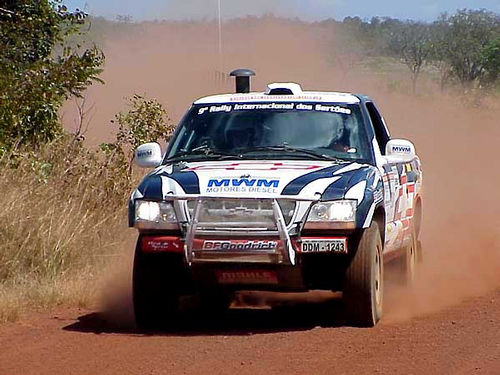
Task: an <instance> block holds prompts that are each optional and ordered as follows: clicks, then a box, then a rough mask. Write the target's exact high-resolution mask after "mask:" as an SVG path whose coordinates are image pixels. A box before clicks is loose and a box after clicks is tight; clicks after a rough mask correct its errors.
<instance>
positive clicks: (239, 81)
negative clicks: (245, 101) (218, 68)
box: [229, 69, 255, 94]
mask: <svg viewBox="0 0 500 375" xmlns="http://www.w3.org/2000/svg"><path fill="white" fill-rule="evenodd" d="M229 75H230V76H231V77H236V93H237V94H247V93H249V92H250V77H252V76H254V75H255V72H254V71H252V70H250V69H236V70H233V71H232V72H231V73H230V74H229Z"/></svg>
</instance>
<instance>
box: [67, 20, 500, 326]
mask: <svg viewBox="0 0 500 375" xmlns="http://www.w3.org/2000/svg"><path fill="white" fill-rule="evenodd" d="M336 32H337V31H336V30H335V29H334V27H333V26H332V25H328V24H324V23H321V24H320V23H317V24H306V23H299V22H294V21H291V20H285V19H277V18H273V17H264V18H246V19H240V20H236V21H230V22H226V23H225V24H224V34H223V35H224V39H223V41H224V44H223V56H222V58H221V57H220V56H219V55H218V46H217V28H216V24H215V23H214V22H202V21H201V22H177V23H175V22H170V23H149V24H145V23H144V24H137V25H134V27H131V29H130V32H127V33H123V34H116V33H114V34H112V36H106V35H104V37H105V42H106V45H105V46H106V47H105V52H106V56H107V62H106V67H105V71H104V74H103V76H102V78H103V79H104V80H105V81H106V84H105V85H103V86H94V87H92V88H91V89H90V90H89V92H88V102H90V103H93V104H94V110H93V115H92V116H93V121H92V126H91V128H90V129H89V132H88V134H87V139H88V141H89V142H90V143H91V144H96V143H99V142H102V141H104V140H107V139H110V137H112V134H113V128H112V127H111V126H110V125H109V120H110V119H111V118H112V117H113V115H114V114H115V113H117V112H118V111H119V110H123V109H124V107H123V105H124V104H123V103H124V100H123V99H124V97H127V96H131V95H132V94H133V93H134V92H136V93H139V94H146V95H147V96H149V97H155V98H157V99H159V100H160V101H161V102H162V103H164V104H165V106H166V107H167V109H168V110H169V113H170V115H171V117H172V118H173V119H174V120H175V121H178V120H179V118H180V117H181V116H182V114H183V112H184V111H185V110H186V108H187V107H188V106H189V104H190V103H191V102H192V101H193V100H194V99H196V98H198V97H200V96H204V95H208V94H211V93H215V92H231V91H232V89H233V82H232V81H230V80H229V79H227V78H225V77H224V75H223V74H221V73H223V72H226V73H227V72H228V71H230V70H231V69H234V68H239V67H248V68H252V69H254V70H255V71H256V72H257V77H256V78H255V79H254V80H253V83H252V85H253V89H254V90H263V89H264V87H265V84H266V83H267V82H270V81H293V82H298V83H301V84H302V86H303V87H304V89H309V90H337V91H351V92H362V93H366V94H369V95H370V96H372V97H373V98H374V99H375V100H376V101H377V103H378V105H379V107H380V108H381V110H382V112H383V114H384V116H385V118H386V120H387V122H388V126H389V128H390V130H391V132H392V136H393V137H403V138H408V139H410V140H412V141H414V143H415V144H416V147H417V152H418V153H419V155H420V157H421V161H422V164H423V170H424V189H425V191H424V200H423V204H424V223H423V228H422V236H421V239H422V242H423V246H424V262H423V264H422V267H421V268H420V273H419V275H418V278H417V282H416V285H415V287H414V288H413V289H411V290H405V291H401V290H393V291H391V293H390V295H389V296H388V298H387V301H388V303H387V306H386V319H387V321H393V320H395V319H396V320H397V319H407V318H409V317H413V316H419V315H422V314H427V313H430V312H434V311H437V310H439V309H442V308H445V307H447V306H450V305H452V304H455V303H458V302H460V301H461V300H463V299H465V298H469V297H473V296H478V295H482V294H485V293H487V292H489V291H491V290H493V289H495V288H498V287H500V242H499V238H500V236H499V234H500V233H499V231H500V220H499V218H500V203H499V202H500V199H499V197H498V186H499V183H500V181H499V180H500V173H499V164H498V163H499V159H498V156H497V155H498V147H499V143H500V126H499V122H498V119H499V118H500V106H499V103H498V102H495V101H493V100H489V99H488V98H485V100H483V104H482V105H481V106H476V105H473V104H472V101H468V100H467V99H464V98H463V97H459V96H454V95H453V94H442V93H441V92H440V91H439V89H438V88H437V84H435V83H434V82H432V81H430V80H428V81H426V80H424V79H422V80H421V82H420V83H419V94H418V95H416V96H415V95H410V94H409V93H406V92H407V91H408V92H409V90H406V88H409V82H410V80H409V77H408V76H407V75H406V73H405V72H404V69H401V68H400V69H399V70H395V71H394V72H390V74H381V73H376V74H375V73H373V71H371V70H369V69H367V68H366V67H364V66H365V65H363V64H360V61H356V58H353V57H352V56H349V55H346V54H345V52H343V51H346V48H344V47H345V46H343V45H341V44H340V42H338V40H336V38H335V36H336ZM67 119H68V121H69V122H68V123H69V126H71V121H70V116H68V118H67ZM127 285H128V284H127ZM122 286H123V284H120V285H119V287H118V289H119V290H121V289H120V288H122ZM121 292H122V293H125V294H126V291H124V290H121ZM107 293H109V291H107Z"/></svg>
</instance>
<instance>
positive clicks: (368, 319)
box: [344, 221, 384, 327]
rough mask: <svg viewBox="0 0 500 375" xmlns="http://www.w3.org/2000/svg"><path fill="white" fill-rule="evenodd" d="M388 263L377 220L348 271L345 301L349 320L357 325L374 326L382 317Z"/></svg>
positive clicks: (365, 235)
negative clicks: (384, 257)
mask: <svg viewBox="0 0 500 375" xmlns="http://www.w3.org/2000/svg"><path fill="white" fill-rule="evenodd" d="M383 285H384V264H383V259H382V240H381V237H380V230H379V226H378V224H377V223H376V222H375V221H374V222H372V224H371V226H370V227H369V228H367V229H365V230H364V232H363V234H362V236H361V239H360V242H359V245H358V248H357V251H356V254H354V257H353V258H352V260H351V263H350V265H349V266H348V268H347V272H346V284H345V288H344V301H345V305H346V310H347V314H348V316H347V318H348V320H349V321H350V322H351V323H352V324H353V325H355V326H360V327H373V326H375V324H377V322H378V321H379V320H380V318H381V317H382V306H383V289H384V288H383Z"/></svg>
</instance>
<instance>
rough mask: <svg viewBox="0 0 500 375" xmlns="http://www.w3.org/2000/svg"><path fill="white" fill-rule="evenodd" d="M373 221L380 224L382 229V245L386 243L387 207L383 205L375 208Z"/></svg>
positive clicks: (379, 227)
mask: <svg viewBox="0 0 500 375" xmlns="http://www.w3.org/2000/svg"><path fill="white" fill-rule="evenodd" d="M372 221H375V222H376V223H377V224H378V229H379V231H380V238H381V239H382V245H383V244H384V243H385V226H386V225H385V209H384V207H383V206H382V205H380V206H378V207H377V208H375V212H374V213H373V218H372Z"/></svg>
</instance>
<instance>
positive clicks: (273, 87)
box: [266, 83, 302, 95]
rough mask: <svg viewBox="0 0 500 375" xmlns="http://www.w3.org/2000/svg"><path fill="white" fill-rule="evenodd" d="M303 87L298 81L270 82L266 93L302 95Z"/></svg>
mask: <svg viewBox="0 0 500 375" xmlns="http://www.w3.org/2000/svg"><path fill="white" fill-rule="evenodd" d="M300 94H302V87H300V85H299V84H297V83H270V84H269V85H267V90H266V95H300Z"/></svg>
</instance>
